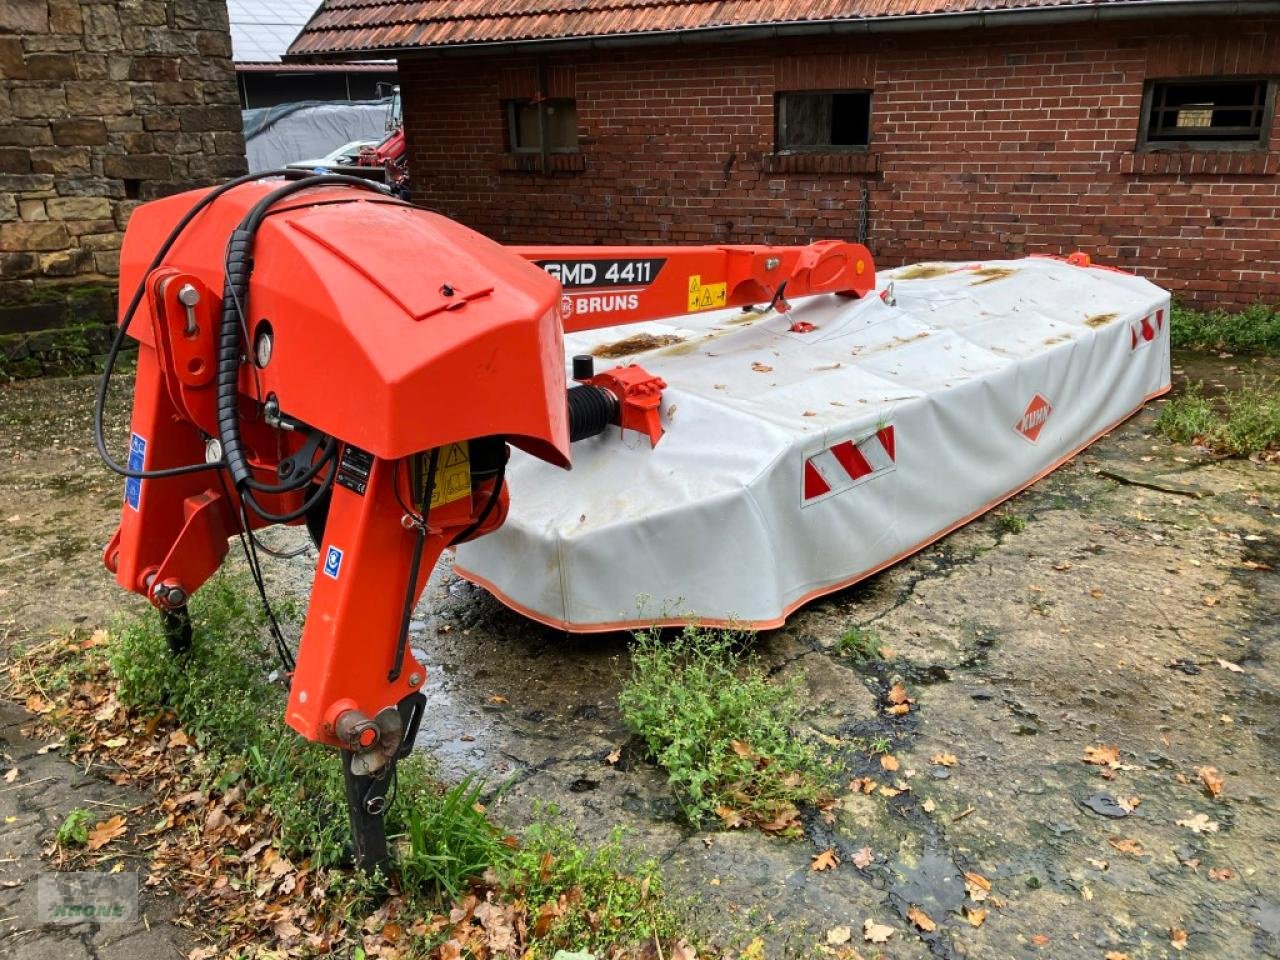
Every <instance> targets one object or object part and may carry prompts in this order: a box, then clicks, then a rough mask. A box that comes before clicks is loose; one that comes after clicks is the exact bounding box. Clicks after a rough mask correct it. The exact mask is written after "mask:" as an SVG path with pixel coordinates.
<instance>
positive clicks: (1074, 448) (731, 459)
mask: <svg viewBox="0 0 1280 960" xmlns="http://www.w3.org/2000/svg"><path fill="white" fill-rule="evenodd" d="M890 288H891V296H875V295H869V296H867V297H865V298H863V299H861V300H856V301H851V300H847V299H843V298H840V297H836V296H821V297H814V298H811V299H809V300H807V301H804V302H800V303H797V304H796V305H795V307H794V309H793V310H792V312H791V313H790V314H786V315H778V314H776V313H771V314H768V315H766V316H764V317H760V318H757V319H752V318H750V316H749V315H744V314H742V313H741V312H739V311H724V310H721V311H716V312H714V313H706V314H695V315H691V316H684V317H677V318H673V319H671V320H666V321H662V322H658V323H646V324H636V325H631V326H625V327H615V328H610V329H606V330H596V331H590V332H587V333H581V334H575V335H572V336H567V337H566V338H565V339H566V343H565V346H566V352H567V355H568V356H572V355H573V354H579V353H590V352H592V351H594V350H598V349H599V348H600V347H601V346H602V345H608V344H611V343H615V342H617V341H621V340H624V339H626V338H630V337H635V336H636V335H637V334H640V335H644V334H651V335H653V336H654V337H656V338H659V340H662V338H667V339H666V340H665V341H663V342H665V343H666V344H667V345H665V346H661V347H658V348H657V349H652V350H648V351H645V352H640V353H635V354H634V355H631V356H629V357H628V358H627V359H626V360H625V361H610V360H597V369H598V370H599V369H604V368H606V367H608V366H612V365H614V364H615V363H617V362H635V363H639V364H641V365H642V366H644V367H645V368H646V369H647V370H649V371H650V372H651V373H654V374H656V375H658V376H661V377H662V378H663V379H664V380H666V382H667V384H668V387H667V390H666V391H665V393H664V396H663V403H662V422H663V425H664V427H665V428H666V434H665V436H664V437H663V438H662V440H661V441H660V442H659V443H658V445H657V446H656V447H655V448H653V449H650V446H649V441H648V439H647V438H646V437H644V436H641V435H640V434H637V433H632V432H628V433H626V434H625V435H623V434H620V431H618V430H616V429H612V430H609V431H607V432H606V433H605V434H603V435H602V436H599V437H596V438H593V439H590V440H586V441H583V442H580V443H577V444H575V445H574V447H573V470H572V471H571V472H567V473H566V472H564V471H561V470H559V469H557V468H555V467H552V466H550V465H548V464H546V463H543V462H542V461H540V460H537V459H535V458H533V457H530V456H528V455H526V454H522V453H520V452H519V451H513V453H512V460H511V463H510V465H509V467H508V471H507V478H508V482H509V489H510V493H511V512H510V516H509V517H508V519H507V521H506V524H505V525H504V526H503V527H502V528H501V529H499V530H498V531H497V532H496V533H493V534H491V535H489V536H486V537H483V538H481V539H479V540H477V541H474V542H472V543H467V544H464V545H462V546H461V547H459V548H458V554H457V563H456V567H455V569H456V570H457V572H458V573H459V574H461V575H462V576H463V577H466V578H467V579H469V580H471V581H473V582H475V583H477V584H479V585H481V586H483V587H484V588H486V589H488V590H489V591H491V592H492V593H494V594H495V595H496V596H497V597H498V598H499V599H501V600H502V601H503V602H504V603H506V604H507V605H509V606H511V607H513V608H514V609H516V610H519V611H521V612H523V613H525V614H526V615H528V616H530V617H532V618H534V619H536V620H539V621H542V622H544V623H547V624H550V625H554V626H557V627H560V628H563V629H565V630H570V631H575V632H589V631H600V630H612V629H622V628H627V627H632V626H638V625H642V624H651V623H654V622H658V623H670V624H677V623H683V622H686V621H687V620H689V619H691V618H693V619H698V620H701V621H703V622H704V623H714V624H724V625H741V626H749V627H755V628H767V627H774V626H778V625H780V624H781V623H782V622H783V621H784V620H785V618H786V617H787V616H788V615H789V614H790V613H791V612H792V611H793V610H795V609H796V608H797V607H798V606H800V605H801V604H803V603H805V602H806V601H808V600H811V599H814V598H815V597H819V596H822V595H823V594H826V593H830V592H831V591H833V590H838V589H840V588H842V587H845V586H847V585H849V584H851V583H854V582H856V581H857V580H860V579H862V578H863V577H867V576H869V575H871V574H873V573H875V572H876V571H878V570H880V569H883V568H884V567H886V566H888V565H889V564H892V563H895V562H897V561H898V560H900V559H902V558H903V557H906V556H907V555H909V554H911V553H913V552H914V551H916V550H919V549H920V548H921V547H923V546H925V545H927V544H928V543H930V542H932V541H933V540H936V539H937V538H938V537H941V536H943V535H944V534H946V533H947V532H949V531H951V530H953V529H955V528H956V527H958V526H960V525H962V524H964V523H966V522H968V521H969V520H972V519H973V518H974V517H976V516H978V515H980V514H981V513H983V512H984V511H986V510H989V509H991V508H992V507H993V506H995V505H997V504H998V503H1000V502H1001V501H1002V500H1004V499H1006V498H1007V497H1010V496H1012V495H1013V494H1014V493H1016V492H1018V491H1019V490H1021V489H1023V488H1024V487H1026V486H1028V485H1030V484H1031V483H1034V482H1035V481H1036V480H1038V479H1039V478H1041V477H1043V476H1044V475H1045V474H1046V473H1048V472H1050V471H1051V470H1053V469H1054V468H1055V467H1057V466H1059V465H1060V464H1062V463H1063V462H1064V461H1065V460H1067V459H1069V458H1070V457H1071V456H1073V455H1074V454H1075V453H1077V452H1078V451H1080V450H1081V449H1082V448H1083V447H1085V446H1087V445H1088V444H1089V443H1091V442H1093V441H1094V440H1096V439H1097V438H1098V437H1100V436H1102V435H1103V434H1105V433H1107V432H1108V431H1109V430H1111V429H1112V428H1114V427H1115V426H1117V425H1118V424H1119V423H1120V422H1122V421H1123V420H1125V419H1126V418H1128V417H1129V416H1130V415H1131V414H1133V413H1134V412H1136V411H1137V410H1138V409H1139V408H1140V407H1141V406H1142V405H1143V404H1144V403H1145V402H1146V401H1147V400H1149V399H1151V398H1152V397H1155V396H1158V395H1159V394H1161V393H1164V392H1165V391H1166V390H1168V388H1169V295H1168V294H1167V293H1166V292H1165V291H1164V290H1161V289H1160V288H1158V287H1156V286H1154V285H1153V284H1151V283H1149V282H1148V281H1146V280H1144V279H1141V278H1140V277H1136V276H1132V275H1130V274H1125V273H1120V272H1117V271H1113V270H1108V269H1105V268H1100V267H1082V266H1075V265H1072V264H1069V263H1066V262H1063V261H1061V260H1056V259H1050V258H1038V257H1033V258H1028V259H1023V260H1012V261H986V262H984V263H979V264H975V263H952V264H945V265H943V264H931V265H923V266H917V267H905V268H900V269H898V270H893V271H887V272H884V273H882V274H881V276H880V278H879V280H878V290H879V291H880V292H881V293H885V291H886V290H889V289H890ZM886 301H888V302H886ZM793 321H807V322H808V323H811V324H812V325H813V327H814V329H813V330H812V331H811V332H808V333H795V332H791V331H790V330H789V327H790V326H791V324H792V323H793ZM671 338H678V342H675V341H674V340H673V339H671Z"/></svg>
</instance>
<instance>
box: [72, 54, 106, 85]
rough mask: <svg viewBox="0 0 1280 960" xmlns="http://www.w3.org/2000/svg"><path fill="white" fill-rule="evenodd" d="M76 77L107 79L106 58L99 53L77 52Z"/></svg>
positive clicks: (81, 78) (82, 78)
mask: <svg viewBox="0 0 1280 960" xmlns="http://www.w3.org/2000/svg"><path fill="white" fill-rule="evenodd" d="M76 77H77V79H80V80H105V79H107V58H106V55H105V54H101V53H77V54H76Z"/></svg>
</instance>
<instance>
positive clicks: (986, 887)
mask: <svg viewBox="0 0 1280 960" xmlns="http://www.w3.org/2000/svg"><path fill="white" fill-rule="evenodd" d="M964 889H965V892H966V893H967V894H968V895H969V899H970V900H974V901H977V902H979V903H981V902H982V901H983V900H985V899H987V894H988V893H990V892H991V881H990V880H988V879H987V878H986V877H984V876H983V875H982V874H980V873H973V872H968V873H966V874H965V875H964Z"/></svg>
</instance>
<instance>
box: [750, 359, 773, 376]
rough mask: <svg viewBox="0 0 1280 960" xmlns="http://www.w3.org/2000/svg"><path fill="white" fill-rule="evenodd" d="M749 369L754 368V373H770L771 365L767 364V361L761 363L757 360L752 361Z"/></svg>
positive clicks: (771, 370)
mask: <svg viewBox="0 0 1280 960" xmlns="http://www.w3.org/2000/svg"><path fill="white" fill-rule="evenodd" d="M751 369H752V370H754V371H755V372H756V373H772V372H773V367H771V366H769V365H768V364H767V363H761V362H760V361H759V360H753V361H752V363H751Z"/></svg>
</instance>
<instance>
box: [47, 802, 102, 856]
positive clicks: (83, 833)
mask: <svg viewBox="0 0 1280 960" xmlns="http://www.w3.org/2000/svg"><path fill="white" fill-rule="evenodd" d="M91 823H93V814H92V813H91V812H90V811H88V810H85V809H82V808H81V807H76V809H74V810H72V811H71V812H70V813H68V814H67V816H66V818H65V819H64V820H63V821H62V823H61V824H60V825H59V826H58V832H57V833H56V834H55V835H54V841H55V842H56V843H57V844H58V846H59V847H62V848H63V849H67V848H69V847H83V846H84V845H85V844H86V843H88V842H89V824H91Z"/></svg>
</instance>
